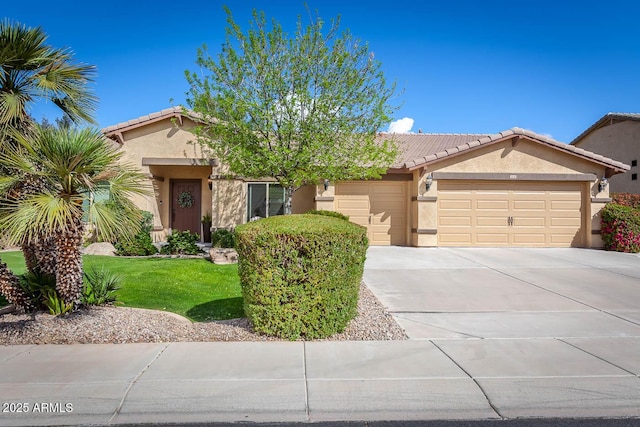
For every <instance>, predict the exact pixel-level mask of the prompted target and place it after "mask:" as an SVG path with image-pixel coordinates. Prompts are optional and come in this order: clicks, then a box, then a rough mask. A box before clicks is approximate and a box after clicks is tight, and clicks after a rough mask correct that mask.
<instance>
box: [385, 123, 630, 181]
mask: <svg viewBox="0 0 640 427" xmlns="http://www.w3.org/2000/svg"><path fill="white" fill-rule="evenodd" d="M381 137H385V138H389V137H394V138H395V140H396V141H397V143H398V145H399V147H400V151H401V154H400V156H399V158H398V161H397V162H396V164H395V165H394V168H397V169H409V170H413V169H417V168H419V167H422V166H425V165H428V164H430V163H435V162H437V161H440V160H442V159H444V158H445V157H450V156H454V155H456V154H459V153H462V152H464V151H467V150H471V149H474V148H477V147H480V146H483V145H490V144H493V143H496V142H499V141H504V140H507V139H512V138H514V137H526V138H527V139H529V140H531V141H534V142H537V143H540V144H543V145H546V146H549V147H551V148H554V149H556V150H559V151H563V152H566V153H568V154H571V155H574V156H578V157H582V158H584V159H587V160H590V161H593V162H596V163H600V164H602V165H604V166H606V167H608V168H611V169H613V170H615V171H617V172H624V171H627V170H629V169H630V167H629V165H625V164H624V163H622V162H618V161H616V160H613V159H610V158H608V157H604V156H601V155H599V154H596V153H592V152H591V151H587V150H583V149H582V148H578V147H574V146H573V145H569V144H564V143H562V142H559V141H556V140H554V139H551V138H548V137H546V136H543V135H540V134H537V133H535V132H532V131H530V130H525V129H521V128H512V129H509V130H506V131H503V132H500V133H497V134H494V135H455V134H454V135H446V134H445V135H437V134H436V135H434V134H410V135H407V134H382V135H381Z"/></svg>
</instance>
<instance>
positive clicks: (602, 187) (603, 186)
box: [598, 176, 609, 193]
mask: <svg viewBox="0 0 640 427" xmlns="http://www.w3.org/2000/svg"><path fill="white" fill-rule="evenodd" d="M607 185H609V181H607V178H606V177H604V176H603V177H602V178H600V183H599V184H598V190H600V192H601V193H602V192H603V191H604V190H606V189H607Z"/></svg>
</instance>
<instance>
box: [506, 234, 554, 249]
mask: <svg viewBox="0 0 640 427" xmlns="http://www.w3.org/2000/svg"><path fill="white" fill-rule="evenodd" d="M513 243H515V244H516V245H534V246H537V245H544V244H545V243H546V234H545V233H538V234H536V233H514V235H513Z"/></svg>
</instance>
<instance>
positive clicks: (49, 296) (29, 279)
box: [18, 273, 74, 316]
mask: <svg viewBox="0 0 640 427" xmlns="http://www.w3.org/2000/svg"><path fill="white" fill-rule="evenodd" d="M18 279H19V281H20V287H21V288H22V289H23V290H24V292H25V294H26V295H27V297H28V298H29V300H30V301H31V306H32V307H33V309H34V310H36V311H38V310H48V311H49V313H50V314H53V315H54V316H60V315H63V314H67V313H69V312H70V311H72V310H73V308H74V305H73V303H69V304H66V303H65V302H64V301H63V300H62V298H60V296H59V295H58V291H57V290H56V279H55V277H53V276H48V275H46V274H36V273H25V274H22V275H20V276H18Z"/></svg>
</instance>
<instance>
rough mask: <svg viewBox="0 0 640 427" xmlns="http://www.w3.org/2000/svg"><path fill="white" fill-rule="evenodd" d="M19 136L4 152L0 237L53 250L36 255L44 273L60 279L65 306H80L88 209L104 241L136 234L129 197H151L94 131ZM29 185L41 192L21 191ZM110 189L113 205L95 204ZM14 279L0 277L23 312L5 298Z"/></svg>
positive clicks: (2, 287)
mask: <svg viewBox="0 0 640 427" xmlns="http://www.w3.org/2000/svg"><path fill="white" fill-rule="evenodd" d="M13 137H14V140H15V144H11V146H10V147H5V153H4V154H5V155H4V156H2V157H0V232H3V233H5V235H6V236H7V238H8V239H9V241H10V242H11V243H16V244H23V245H24V244H25V243H26V244H27V245H29V244H31V246H34V247H38V245H37V244H34V243H47V244H48V248H47V250H44V251H41V253H37V254H36V255H35V256H34V259H35V262H36V263H38V266H39V267H40V272H44V273H46V274H51V275H53V276H54V277H55V281H56V290H57V292H58V294H59V296H60V297H61V298H62V299H63V301H64V302H65V303H67V304H69V303H73V304H75V303H78V302H80V299H81V296H82V257H81V254H80V250H81V247H82V236H83V232H84V227H85V222H84V221H83V215H84V212H83V203H84V202H87V203H86V204H87V205H88V206H89V209H88V215H87V220H88V222H90V223H92V224H93V225H94V226H95V227H97V229H99V230H100V234H101V235H102V236H103V237H105V238H109V237H113V236H116V235H119V236H122V235H127V234H129V233H130V234H135V233H136V232H137V231H138V228H139V227H140V217H139V215H140V214H139V211H138V209H136V207H135V206H134V204H133V203H132V202H131V200H130V197H131V196H132V195H134V194H147V193H148V187H147V185H146V184H145V183H146V182H148V181H147V179H146V177H145V176H144V175H143V174H141V173H139V172H137V171H136V170H135V168H133V167H132V166H129V165H125V164H121V163H120V162H119V160H120V157H121V152H119V151H118V150H117V149H116V148H114V147H113V146H112V145H111V144H110V143H108V142H107V141H106V139H105V137H104V136H103V135H102V134H101V133H100V131H99V130H96V129H75V128H74V129H55V128H44V127H41V126H37V125H35V126H34V127H33V131H32V132H29V134H28V135H21V134H19V133H17V132H16V133H14V135H13ZM27 181H37V182H39V183H40V189H39V190H38V191H32V192H20V191H16V190H15V189H16V188H22V187H23V186H24V183H25V182H27ZM105 187H106V188H108V191H109V200H108V201H107V202H104V203H89V202H91V201H92V200H93V194H94V193H95V192H96V191H101V189H103V188H105ZM45 246H46V245H45ZM41 247H42V246H41ZM36 252H37V251H36ZM28 262H29V261H28ZM42 270H46V271H42ZM0 273H2V266H0ZM12 280H13V279H11V278H10V277H9V276H6V275H5V276H2V275H1V274H0V291H2V293H3V294H4V295H5V296H6V297H7V299H8V300H9V301H10V302H12V303H14V304H16V305H21V304H20V302H19V301H16V300H15V299H16V298H15V296H14V295H13V294H12V293H11V291H7V289H8V288H12V287H13V282H12Z"/></svg>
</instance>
